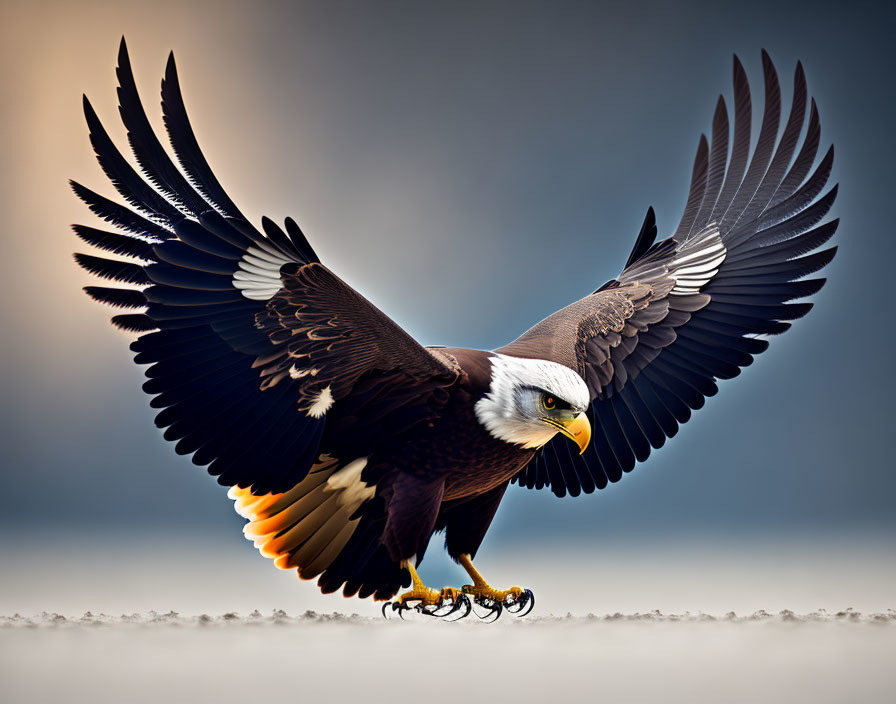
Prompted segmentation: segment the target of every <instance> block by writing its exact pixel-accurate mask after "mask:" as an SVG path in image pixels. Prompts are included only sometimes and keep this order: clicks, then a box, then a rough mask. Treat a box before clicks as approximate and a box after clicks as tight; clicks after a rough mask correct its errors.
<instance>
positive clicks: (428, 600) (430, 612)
mask: <svg viewBox="0 0 896 704" xmlns="http://www.w3.org/2000/svg"><path fill="white" fill-rule="evenodd" d="M390 609H391V610H392V612H393V613H396V612H397V613H398V617H399V618H401V619H402V620H404V613H405V612H407V611H415V612H416V613H418V614H423V615H424V616H433V617H435V618H446V617H448V616H451V615H453V614H456V613H458V612H459V611H463V613H461V615H460V616H458V617H457V618H453V619H451V620H452V621H459V620H460V619H462V618H466V617H467V616H469V615H470V612H471V611H472V609H473V606H472V604H471V603H470V599H469V597H467V596H466V595H465V594H463V593H461V592H460V590H458V589H454V588H453V587H446V588H445V589H442V590H441V591H438V592H437V591H436V590H435V589H426V591H420V590H417V589H412V590H411V591H409V592H405V593H404V594H402V595H401V596H399V597H398V599H396V600H395V601H387V602H386V603H385V604H383V617H384V618H389V614H388V611H389V610H390Z"/></svg>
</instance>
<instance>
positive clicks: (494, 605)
mask: <svg viewBox="0 0 896 704" xmlns="http://www.w3.org/2000/svg"><path fill="white" fill-rule="evenodd" d="M476 603H477V604H478V605H479V606H481V607H482V608H484V609H488V613H486V614H485V616H480V615H479V614H476V616H477V617H478V618H479V620H481V621H486V623H494V622H495V621H497V620H498V619H499V618H501V613H502V612H503V611H504V605H503V603H502V602H500V601H495V600H493V599H477V600H476ZM490 616H493V617H494V618H492V619H491V620H490V621H489V620H487V619H488V618H489V617H490Z"/></svg>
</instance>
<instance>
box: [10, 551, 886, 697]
mask: <svg viewBox="0 0 896 704" xmlns="http://www.w3.org/2000/svg"><path fill="white" fill-rule="evenodd" d="M25 542H26V543H27V541H25ZM24 544H25V543H19V548H16V549H12V548H9V547H5V548H3V549H0V560H2V565H3V571H2V577H0V580H2V581H0V616H2V617H0V701H3V702H50V701H53V702H57V701H68V702H82V701H85V702H88V701H89V702H159V701H166V702H179V701H188V700H197V701H214V702H216V704H217V703H220V702H231V701H234V702H235V701H241V702H245V701H264V702H268V701H271V700H275V699H276V700H281V699H284V698H288V700H290V701H308V700H309V699H314V700H317V701H320V700H325V701H327V702H355V701H395V700H400V701H413V700H414V699H418V700H419V701H421V702H442V701H470V700H472V701H485V700H490V701H492V702H496V701H511V702H513V701H516V702H519V701H523V702H528V701H533V702H542V701H546V700H547V699H548V698H555V697H562V698H564V699H567V700H572V701H580V700H581V701H589V702H590V701H596V700H601V699H607V698H612V699H613V700H616V701H623V702H629V701H633V702H639V701H650V702H655V701H662V702H663V703H664V704H665V703H667V702H673V703H674V702H685V701H687V702H693V701H712V702H716V701H719V702H779V701H780V702H802V701H810V702H813V703H814V702H844V701H850V702H863V703H864V702H892V701H896V667H894V663H896V612H894V611H892V610H890V609H892V608H894V607H896V559H894V557H896V548H894V546H893V543H892V541H886V540H881V541H878V542H869V541H867V540H856V539H843V540H840V541H837V542H830V541H825V542H819V541H812V542H811V543H807V542H805V541H803V542H801V541H790V542H787V541H782V540H774V541H772V542H763V543H762V544H755V543H752V544H751V543H743V542H740V543H739V542H737V541H730V540H725V541H721V540H720V541H716V543H715V544H709V543H705V542H703V543H695V542H693V541H692V542H690V543H685V542H680V541H669V542H667V543H666V544H663V545H658V544H656V543H655V541H630V542H629V543H628V544H626V545H624V546H622V545H619V546H616V547H612V548H601V549H600V550H597V549H593V550H588V549H587V548H580V549H579V550H577V551H575V552H563V553H558V552H556V551H554V552H552V551H551V550H549V549H547V548H544V549H541V550H539V549H538V548H537V547H535V548H533V547H532V546H529V548H528V549H527V550H526V551H525V552H524V553H523V552H522V551H521V553H520V554H519V555H515V554H513V553H514V552H515V550H513V549H508V548H507V547H506V546H505V547H504V548H502V549H501V550H500V551H497V550H496V551H495V552H496V553H497V552H500V553H501V554H502V555H503V556H505V557H504V559H503V560H502V561H499V559H498V557H497V554H491V553H489V552H488V551H484V552H483V554H482V556H481V558H482V559H481V563H482V565H483V570H484V571H485V570H487V576H490V577H491V578H492V579H493V581H494V582H495V583H498V584H504V583H508V584H509V583H511V582H514V583H516V582H518V581H520V579H521V576H523V577H524V579H523V581H524V582H525V584H526V585H527V586H531V587H532V588H533V590H535V591H536V594H537V595H538V602H537V606H536V609H535V611H534V612H533V613H532V614H531V615H530V616H529V617H527V618H526V619H514V618H512V617H508V616H505V617H504V618H502V619H501V621H499V622H498V623H497V624H493V625H487V624H483V623H479V622H476V621H475V620H474V619H473V618H472V617H471V618H469V619H467V620H466V621H463V622H460V623H455V624H448V623H441V622H431V621H421V620H420V619H419V618H418V619H416V620H414V621H413V622H411V623H402V622H385V621H383V620H381V618H380V617H379V616H378V613H377V607H376V605H374V604H372V603H370V602H361V601H357V600H353V601H345V600H343V599H341V598H339V597H323V596H321V595H319V594H317V592H316V590H315V589H314V587H313V585H310V584H301V583H299V584H297V583H296V581H295V578H294V577H293V576H291V575H289V574H286V573H277V572H276V571H272V568H271V566H270V565H269V564H267V563H266V562H265V561H264V560H261V559H260V558H258V557H257V556H255V555H253V554H251V552H250V551H249V550H248V549H245V548H244V546H242V545H240V544H239V543H235V544H231V543H219V542H217V541H213V540H208V541H206V540H205V539H201V538H193V539H191V540H189V541H186V542H184V541H181V542H179V543H169V544H160V543H154V544H149V543H147V544H139V543H136V544H135V543H134V542H133V541H127V542H126V543H125V542H116V541H106V542H105V543H104V542H102V541H100V542H97V541H95V540H94V541H91V542H90V543H89V544H84V543H82V542H81V541H80V540H78V539H76V538H74V537H71V538H69V539H62V540H61V542H59V541H57V543H56V544H54V545H52V546H50V545H48V544H45V543H43V542H41V543H40V545H42V546H43V548H40V547H39V546H38V545H37V544H34V545H32V546H31V548H30V549H27V550H26V549H25V548H24ZM245 547H248V546H245ZM486 566H487V567H486ZM561 570H566V572H567V575H568V578H563V577H562V576H561V574H560V571H561ZM429 572H430V573H431V577H432V581H433V582H436V581H438V580H440V579H444V580H448V581H455V582H456V581H458V580H459V575H457V574H456V573H455V572H454V571H452V569H451V568H447V567H446V566H445V565H444V563H441V564H440V563H439V561H438V560H436V561H435V565H434V567H430V570H429ZM848 607H852V610H851V611H847V608H848ZM255 609H258V612H257V613H253V612H254V611H255ZM280 609H282V611H280ZM309 609H314V610H316V611H317V614H311V613H309V614H306V613H305V612H306V611H307V610H309ZM761 609H764V610H765V611H764V612H763V611H760V610H761ZM787 609H789V610H791V611H792V612H795V613H790V611H784V613H780V612H781V611H782V610H787ZM820 609H823V611H820ZM153 610H154V611H155V612H156V613H155V614H153V613H152V611H153ZM170 610H173V611H175V612H177V614H172V613H169V611H170ZM334 610H338V611H339V612H340V614H348V615H338V616H326V615H323V616H322V615H319V614H321V613H325V612H326V613H330V612H333V611H334ZM654 610H658V611H656V612H654ZM85 611H90V612H91V614H90V615H88V616H85V615H84V612H85ZM566 611H570V612H572V614H574V615H570V616H566V615H563V616H552V614H565V612H566ZM731 611H734V612H736V615H729V612H731ZM17 612H18V613H19V614H21V616H20V617H18V618H16V617H14V616H13V614H15V613H17ZM41 612H48V613H47V614H46V615H42V614H41ZM101 612H102V613H104V614H113V615H112V616H101V615H100V613H101ZM135 612H137V613H135ZM234 612H235V615H234ZM352 612H357V614H358V615H356V616H351V614H352ZM589 612H592V613H593V614H596V615H591V616H589V615H588V614H589ZM617 612H619V614H620V615H614V614H616V613H617ZM651 612H653V613H651ZM701 612H702V613H703V614H709V616H707V615H701ZM766 612H767V613H766ZM54 613H55V614H60V615H59V616H54V615H53V614H54ZM122 614H132V615H129V616H122ZM636 614H641V615H637V616H636ZM670 614H671V615H670Z"/></svg>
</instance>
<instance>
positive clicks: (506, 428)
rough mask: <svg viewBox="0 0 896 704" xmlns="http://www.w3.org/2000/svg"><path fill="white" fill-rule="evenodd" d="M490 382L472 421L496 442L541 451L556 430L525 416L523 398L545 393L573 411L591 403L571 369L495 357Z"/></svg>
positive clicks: (576, 375)
mask: <svg viewBox="0 0 896 704" xmlns="http://www.w3.org/2000/svg"><path fill="white" fill-rule="evenodd" d="M490 359H491V364H492V380H491V385H490V386H489V390H488V393H486V394H485V396H483V397H482V398H481V399H479V401H477V403H476V408H475V410H476V418H478V419H479V422H480V423H482V425H484V426H485V427H486V429H487V430H488V431H489V433H491V434H492V435H493V436H495V437H496V438H499V439H501V440H504V441H506V442H511V443H515V444H517V445H522V446H523V447H525V448H533V447H541V446H542V445H544V444H545V443H546V442H548V441H549V440H550V439H551V438H552V437H554V435H555V434H556V432H557V429H556V428H554V427H551V426H550V425H547V424H545V423H542V422H539V421H538V419H537V418H535V417H533V414H532V413H530V412H528V410H529V409H528V408H527V404H526V399H525V394H526V393H527V392H529V393H531V392H532V390H536V391H537V390H540V391H544V392H547V393H548V394H551V395H553V396H556V397H557V398H559V399H562V400H563V401H565V402H566V403H568V404H569V405H570V406H572V407H573V408H574V409H576V410H577V411H584V410H585V409H586V408H588V405H589V404H590V402H591V398H590V395H589V393H588V387H587V386H586V385H585V382H584V381H583V380H582V377H580V376H579V375H578V374H576V373H575V372H574V371H573V370H572V369H569V368H568V367H564V366H563V365H561V364H557V363H555V362H549V361H547V360H544V359H522V358H520V357H507V356H505V355H502V354H496V355H494V356H492V357H491V358H490Z"/></svg>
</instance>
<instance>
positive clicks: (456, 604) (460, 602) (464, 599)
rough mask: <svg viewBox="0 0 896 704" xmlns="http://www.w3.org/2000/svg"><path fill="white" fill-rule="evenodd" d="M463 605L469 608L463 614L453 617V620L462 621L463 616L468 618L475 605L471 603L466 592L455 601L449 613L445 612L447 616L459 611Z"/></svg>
mask: <svg viewBox="0 0 896 704" xmlns="http://www.w3.org/2000/svg"><path fill="white" fill-rule="evenodd" d="M461 607H466V609H467V610H466V611H464V612H463V614H461V615H460V616H458V617H457V618H453V619H451V621H452V622H454V621H460V620H461V619H462V618H466V617H467V616H469V615H470V612H471V611H472V610H473V605H472V604H471V603H470V599H469V597H468V596H467V595H466V594H461V595H460V596H459V597H457V600H456V601H455V602H454V608H453V609H451V611H449V612H448V613H447V614H445V616H450V615H451V614H453V613H454V612H455V611H459V610H460V609H461Z"/></svg>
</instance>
